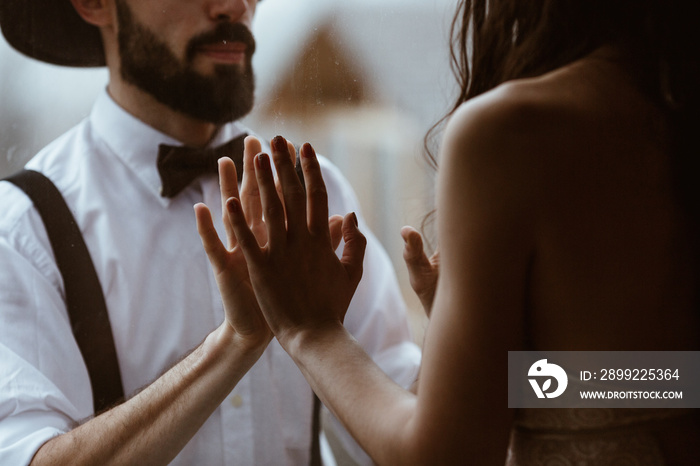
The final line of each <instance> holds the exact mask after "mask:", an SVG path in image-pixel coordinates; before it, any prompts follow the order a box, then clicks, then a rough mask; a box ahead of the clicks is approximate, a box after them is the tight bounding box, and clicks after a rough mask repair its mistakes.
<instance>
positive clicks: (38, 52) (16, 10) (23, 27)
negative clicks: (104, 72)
mask: <svg viewBox="0 0 700 466" xmlns="http://www.w3.org/2000/svg"><path fill="white" fill-rule="evenodd" d="M0 30H2V34H3V35H4V36H5V39H6V40H7V42H8V43H9V44H10V45H11V46H12V47H14V48H15V49H17V50H18V51H19V52H21V53H23V54H25V55H27V56H29V57H32V58H35V59H37V60H41V61H43V62H47V63H52V64H54V65H63V66H76V67H94V66H104V65H105V57H104V49H103V47H102V37H101V36H100V31H99V29H98V28H97V27H95V26H92V25H90V24H88V23H87V22H85V21H84V20H83V19H82V18H81V17H80V16H79V15H78V13H77V12H76V11H75V9H74V8H73V5H72V4H71V2H70V1H69V0H0Z"/></svg>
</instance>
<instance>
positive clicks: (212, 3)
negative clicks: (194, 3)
mask: <svg viewBox="0 0 700 466" xmlns="http://www.w3.org/2000/svg"><path fill="white" fill-rule="evenodd" d="M255 2H256V0H209V1H208V2H207V3H208V9H209V17H210V18H211V19H212V20H214V21H239V20H240V19H242V18H244V17H245V16H246V13H249V12H250V13H249V15H250V16H252V11H253V7H254V5H255Z"/></svg>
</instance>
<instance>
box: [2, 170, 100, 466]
mask: <svg viewBox="0 0 700 466" xmlns="http://www.w3.org/2000/svg"><path fill="white" fill-rule="evenodd" d="M4 185H6V183H2V184H0V193H2V194H1V197H0V199H3V203H2V205H3V213H4V215H3V218H2V219H1V220H0V264H2V265H1V266H0V322H2V324H1V325H0V464H12V465H22V464H29V462H30V461H31V460H32V458H33V456H34V454H35V453H36V451H37V450H38V449H39V448H40V447H41V445H43V444H44V443H45V442H46V441H47V440H49V439H50V438H52V437H54V436H57V435H60V434H61V433H64V432H67V431H69V430H70V429H71V428H73V427H74V426H75V425H76V423H77V421H78V420H80V419H83V418H85V417H87V416H89V415H91V414H92V393H91V389H90V382H89V378H88V375H87V370H86V369H85V365H84V363H83V361H82V357H81V355H80V351H79V349H78V347H77V344H76V343H75V339H74V338H73V335H72V332H71V329H70V324H69V322H68V316H67V313H66V309H65V305H64V302H63V298H62V291H61V290H62V281H61V279H60V274H59V272H58V270H57V269H56V266H55V264H54V263H53V255H52V252H51V250H50V246H49V244H48V238H46V234H45V230H44V229H43V225H42V223H41V219H40V218H39V216H38V214H37V213H36V211H34V209H33V208H31V202H30V201H29V200H28V199H26V197H24V196H23V195H22V194H19V193H15V192H14V191H16V189H15V188H7V187H6V186H4ZM6 201H7V202H6ZM35 232H39V233H38V234H35Z"/></svg>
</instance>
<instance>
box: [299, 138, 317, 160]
mask: <svg viewBox="0 0 700 466" xmlns="http://www.w3.org/2000/svg"><path fill="white" fill-rule="evenodd" d="M301 155H303V156H304V158H307V159H310V158H312V157H313V156H314V155H316V153H315V151H314V148H313V147H311V144H309V143H308V142H307V143H304V145H303V146H301Z"/></svg>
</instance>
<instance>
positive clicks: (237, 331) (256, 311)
mask: <svg viewBox="0 0 700 466" xmlns="http://www.w3.org/2000/svg"><path fill="white" fill-rule="evenodd" d="M261 149H262V147H261V145H260V141H258V140H257V139H256V138H254V137H248V138H246V140H245V149H244V155H243V158H244V160H243V182H242V184H241V194H242V197H243V199H245V204H244V205H243V207H242V208H243V214H242V215H243V217H244V218H243V221H244V222H246V224H247V225H248V226H249V228H250V231H251V235H252V236H253V238H254V239H255V241H256V242H259V244H265V243H266V242H267V229H266V228H265V223H264V222H263V219H262V205H261V203H260V195H259V190H258V184H257V181H256V178H255V168H254V167H253V159H254V157H255V155H256V154H258V153H259V152H260V151H261ZM219 186H220V189H221V204H222V206H223V207H222V220H223V224H224V228H225V230H226V237H227V246H224V245H223V243H222V242H221V240H220V239H219V236H218V234H217V232H216V230H215V228H214V224H213V221H212V216H211V212H210V211H209V208H208V207H207V206H206V205H204V204H197V205H195V206H194V209H195V216H196V219H197V231H198V232H199V236H200V238H201V239H202V244H203V245H204V250H205V251H206V253H207V257H208V258H209V262H210V263H211V266H212V269H213V271H214V276H215V277H216V282H217V285H218V287H219V292H220V293H221V298H222V301H223V305H224V311H225V315H226V322H227V323H228V324H229V327H230V329H231V330H232V331H233V335H235V336H236V337H239V338H240V339H241V340H242V342H244V343H246V344H247V345H250V346H251V348H264V346H267V343H269V341H270V339H271V338H272V333H271V332H270V329H269V327H268V326H267V323H266V322H265V319H264V317H263V315H262V313H261V311H260V306H259V305H258V301H257V299H256V298H255V293H254V291H253V287H252V285H251V282H250V276H249V274H248V267H247V265H246V261H245V256H244V255H243V251H242V250H241V248H240V247H239V245H238V243H237V241H236V235H235V234H234V232H233V226H232V224H231V218H230V217H229V214H228V211H227V209H226V207H225V206H226V200H227V199H229V198H230V197H236V198H237V197H239V193H238V180H237V176H236V167H235V165H234V163H233V161H232V160H231V159H229V158H222V159H220V160H219Z"/></svg>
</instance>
